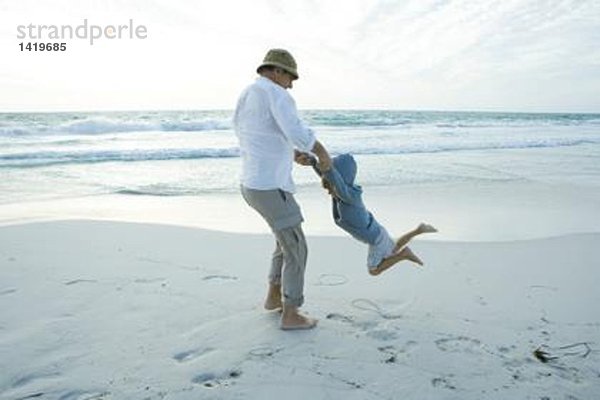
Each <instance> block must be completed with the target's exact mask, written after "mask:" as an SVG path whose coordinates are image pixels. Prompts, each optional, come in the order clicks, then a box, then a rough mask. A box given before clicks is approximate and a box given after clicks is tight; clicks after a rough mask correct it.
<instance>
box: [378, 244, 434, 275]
mask: <svg viewBox="0 0 600 400" xmlns="http://www.w3.org/2000/svg"><path fill="white" fill-rule="evenodd" d="M402 260H408V261H412V262H414V263H417V264H419V265H423V261H421V259H420V258H419V257H417V255H416V254H415V253H413V252H412V250H411V249H410V247H404V248H403V249H402V250H400V251H399V252H397V253H395V254H393V255H391V256H389V257H388V258H385V259H384V260H383V261H382V262H381V263H379V265H378V266H377V267H375V268H370V269H369V274H371V275H373V276H377V275H379V274H381V273H382V272H383V271H386V270H388V269H390V268H392V267H393V266H394V265H396V264H397V263H399V262H400V261H402Z"/></svg>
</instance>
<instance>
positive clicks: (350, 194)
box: [322, 167, 359, 203]
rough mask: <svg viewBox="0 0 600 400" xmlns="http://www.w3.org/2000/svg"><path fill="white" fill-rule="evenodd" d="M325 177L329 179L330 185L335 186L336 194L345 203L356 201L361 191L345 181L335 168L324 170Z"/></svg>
mask: <svg viewBox="0 0 600 400" xmlns="http://www.w3.org/2000/svg"><path fill="white" fill-rule="evenodd" d="M322 176H323V179H327V181H328V182H329V184H330V185H332V186H333V188H334V190H335V193H336V195H337V196H338V197H339V198H340V200H341V201H343V202H345V203H354V202H355V201H356V198H357V197H358V195H359V192H358V191H357V190H356V188H354V187H353V186H352V185H348V184H347V183H346V182H344V179H343V178H342V176H341V175H340V173H339V172H338V171H337V169H335V168H333V167H332V168H330V169H329V170H328V171H325V172H323V174H322Z"/></svg>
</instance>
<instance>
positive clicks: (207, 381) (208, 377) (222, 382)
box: [192, 369, 242, 388]
mask: <svg viewBox="0 0 600 400" xmlns="http://www.w3.org/2000/svg"><path fill="white" fill-rule="evenodd" d="M241 375H242V371H240V370H237V369H234V370H231V371H225V372H224V373H222V374H217V373H214V372H204V373H202V374H199V375H196V376H195V377H194V378H193V379H192V383H195V384H197V385H202V386H204V387H205V388H215V387H218V386H229V385H230V384H232V380H233V379H237V378H239V377H240V376H241Z"/></svg>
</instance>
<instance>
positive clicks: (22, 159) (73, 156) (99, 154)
mask: <svg viewBox="0 0 600 400" xmlns="http://www.w3.org/2000/svg"><path fill="white" fill-rule="evenodd" d="M598 143H600V138H589V139H588V138H581V137H580V138H573V139H567V138H555V139H547V138H546V139H520V140H514V139H513V140H512V141H504V142H503V141H473V142H465V141H457V142H453V141H452V140H442V141H440V140H430V141H417V142H412V143H411V142H410V141H408V142H406V143H404V142H402V143H399V142H396V143H395V144H386V145H385V146H384V147H382V144H381V143H379V144H371V145H370V144H369V143H368V142H367V143H364V142H361V141H354V142H348V141H337V142H333V143H329V144H328V148H329V150H330V152H331V153H332V154H334V155H335V154H340V153H346V152H349V153H352V154H356V155H395V154H419V153H441V152H459V151H477V150H479V151H481V150H503V149H534V148H553V147H571V146H579V145H585V144H598ZM239 156H240V151H239V148H238V147H226V148H202V149H185V148H183V149H182V148H176V149H146V150H90V151H39V152H24V153H14V154H5V155H0V168H29V167H44V166H52V165H60V164H93V163H101V162H144V161H167V160H194V159H205V158H232V157H239Z"/></svg>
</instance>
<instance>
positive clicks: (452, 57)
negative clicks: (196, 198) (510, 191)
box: [0, 0, 600, 112]
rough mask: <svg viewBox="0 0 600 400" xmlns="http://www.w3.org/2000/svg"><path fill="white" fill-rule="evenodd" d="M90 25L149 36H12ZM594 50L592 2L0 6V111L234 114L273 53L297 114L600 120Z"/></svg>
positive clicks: (598, 56)
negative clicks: (284, 65) (528, 115)
mask: <svg viewBox="0 0 600 400" xmlns="http://www.w3.org/2000/svg"><path fill="white" fill-rule="evenodd" d="M84 19H87V20H88V25H97V26H100V27H103V28H105V27H106V26H109V25H122V24H128V23H129V20H132V21H133V23H134V25H136V26H137V25H143V26H144V27H145V28H146V30H147V37H146V38H145V39H140V38H135V39H130V38H129V37H128V36H127V37H126V38H121V39H112V40H111V39H106V38H104V39H98V40H97V41H96V42H95V43H94V44H93V45H90V44H89V38H88V39H79V38H74V39H71V38H66V39H64V40H56V39H53V40H39V39H31V38H18V37H17V34H18V30H17V27H18V26H20V25H23V26H28V25H29V24H34V25H36V26H37V25H47V26H49V25H57V26H61V25H70V26H73V27H74V28H75V27H77V26H80V25H82V24H83V22H84ZM46 39H47V38H46ZM48 41H50V42H64V43H66V46H67V49H66V50H65V51H64V52H40V51H38V52H36V51H26V50H25V51H21V49H20V43H24V44H25V45H26V44H27V43H29V42H32V43H34V42H38V43H39V42H48ZM598 43H600V1H597V0H563V1H558V0H556V1H553V0H547V1H529V0H501V1H495V0H489V1H475V0H471V1H468V0H415V1H409V0H406V1H404V0H397V1H389V0H252V1H248V0H238V1H234V0H211V1H207V0H198V1H192V0H129V1H125V0H98V1H92V0H80V1H65V0H53V1H47V0H38V1H34V0H11V1H7V0H0V50H1V54H2V61H1V62H0V112H3V111H4V112H6V111H70V110H148V109H153V110H156V109H186V110H189V109H192V110H193V109H232V108H233V107H234V106H235V102H236V99H237V96H238V95H239V93H240V92H241V90H242V89H243V88H244V87H245V86H246V85H248V84H250V83H251V82H252V81H253V80H254V79H255V77H256V67H257V66H258V65H259V64H260V62H261V61H262V58H263V57H264V54H265V53H266V52H267V50H268V49H270V48H286V49H288V50H289V51H290V52H291V53H292V54H293V55H294V57H295V58H296V61H297V62H298V71H299V74H300V79H299V80H298V81H296V82H295V83H294V89H292V91H291V94H292V95H293V96H294V98H295V100H296V103H297V105H298V108H300V109H400V110H473V111H517V112H600V46H599V45H598Z"/></svg>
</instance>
